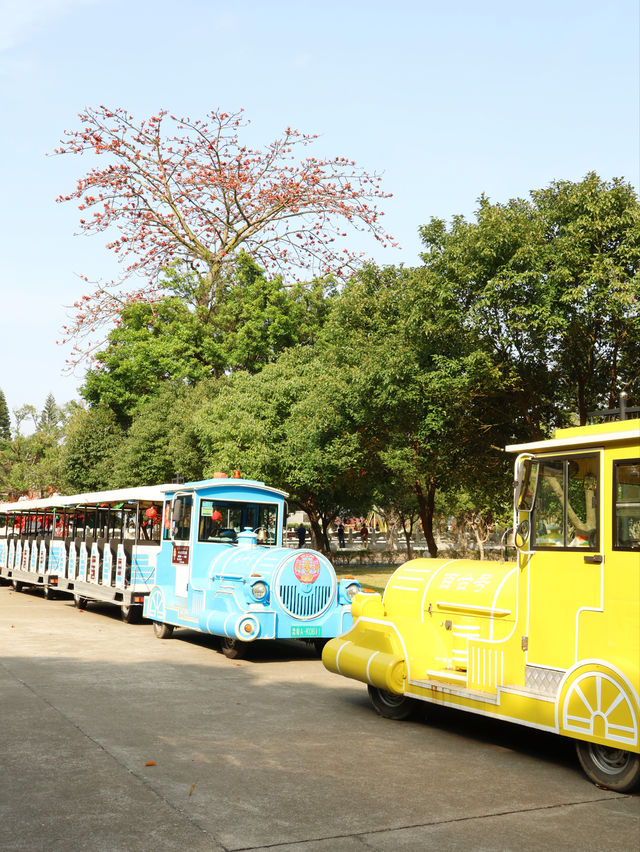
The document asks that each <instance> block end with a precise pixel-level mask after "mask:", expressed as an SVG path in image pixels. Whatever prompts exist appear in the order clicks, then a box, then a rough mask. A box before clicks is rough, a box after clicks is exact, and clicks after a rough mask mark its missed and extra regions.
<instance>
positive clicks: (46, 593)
mask: <svg viewBox="0 0 640 852" xmlns="http://www.w3.org/2000/svg"><path fill="white" fill-rule="evenodd" d="M42 595H43V597H44V599H45V601H53V600H55V597H56V593H55V591H54V590H53V589H52V588H51V586H43V587H42Z"/></svg>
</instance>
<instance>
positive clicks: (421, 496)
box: [415, 476, 438, 559]
mask: <svg viewBox="0 0 640 852" xmlns="http://www.w3.org/2000/svg"><path fill="white" fill-rule="evenodd" d="M436 487H437V486H436V481H435V479H434V477H433V476H432V477H431V478H430V479H429V487H428V488H427V493H426V494H425V493H424V491H423V489H422V483H421V482H420V480H419V479H416V484H415V492H416V496H417V498H418V511H419V512H420V520H421V521H422V529H423V531H424V537H425V539H426V540H427V547H428V549H429V554H430V555H431V557H432V558H434V559H435V557H436V556H437V555H438V545H437V544H436V540H435V538H434V535H433V510H434V505H435V499H436Z"/></svg>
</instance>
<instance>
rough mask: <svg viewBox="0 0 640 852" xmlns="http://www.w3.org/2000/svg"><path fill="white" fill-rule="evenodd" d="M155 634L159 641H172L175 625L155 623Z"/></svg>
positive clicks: (161, 622)
mask: <svg viewBox="0 0 640 852" xmlns="http://www.w3.org/2000/svg"><path fill="white" fill-rule="evenodd" d="M153 632H154V633H155V635H156V637H157V638H158V639H170V638H171V634H172V633H173V624H165V623H164V622H163V621H154V622H153Z"/></svg>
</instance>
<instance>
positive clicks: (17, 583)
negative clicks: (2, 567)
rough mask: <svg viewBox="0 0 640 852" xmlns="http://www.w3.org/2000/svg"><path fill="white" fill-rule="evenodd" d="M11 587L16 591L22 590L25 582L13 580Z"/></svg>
mask: <svg viewBox="0 0 640 852" xmlns="http://www.w3.org/2000/svg"><path fill="white" fill-rule="evenodd" d="M11 588H12V589H13V591H14V592H21V591H22V590H23V589H24V583H21V582H20V580H12V581H11Z"/></svg>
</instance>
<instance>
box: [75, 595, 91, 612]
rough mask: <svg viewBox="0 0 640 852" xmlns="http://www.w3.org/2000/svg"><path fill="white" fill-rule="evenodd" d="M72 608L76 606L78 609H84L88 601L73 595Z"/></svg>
mask: <svg viewBox="0 0 640 852" xmlns="http://www.w3.org/2000/svg"><path fill="white" fill-rule="evenodd" d="M73 603H74V606H77V607H78V609H86V608H87V606H88V605H89V599H88V598H83V597H82V595H74V596H73Z"/></svg>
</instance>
